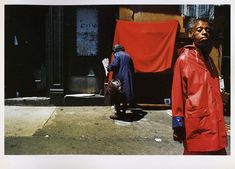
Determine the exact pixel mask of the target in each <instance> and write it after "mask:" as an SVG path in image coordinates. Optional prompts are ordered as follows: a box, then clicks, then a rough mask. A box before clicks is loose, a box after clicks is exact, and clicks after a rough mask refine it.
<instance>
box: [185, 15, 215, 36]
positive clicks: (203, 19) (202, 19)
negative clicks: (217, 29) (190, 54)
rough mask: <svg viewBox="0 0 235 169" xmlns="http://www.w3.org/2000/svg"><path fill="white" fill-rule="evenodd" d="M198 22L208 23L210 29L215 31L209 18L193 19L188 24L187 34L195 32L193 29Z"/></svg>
mask: <svg viewBox="0 0 235 169" xmlns="http://www.w3.org/2000/svg"><path fill="white" fill-rule="evenodd" d="M198 21H204V22H207V23H208V24H209V25H210V28H211V30H213V24H212V22H211V21H210V20H208V19H207V18H194V17H191V18H189V20H188V22H187V26H186V31H187V32H192V31H193V28H194V26H195V24H196V23H197V22H198Z"/></svg>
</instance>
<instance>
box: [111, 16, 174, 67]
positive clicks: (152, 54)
mask: <svg viewBox="0 0 235 169" xmlns="http://www.w3.org/2000/svg"><path fill="white" fill-rule="evenodd" d="M177 28H178V21H177V20H169V21H164V22H130V21H117V23H116V30H115V35H114V43H113V44H114V45H115V44H117V43H119V44H121V45H122V46H124V47H125V49H126V52H127V53H129V54H130V56H131V58H132V59H133V62H134V66H135V72H161V71H164V70H166V69H169V68H170V67H171V63H172V57H173V52H174V46H175V39H176V32H177Z"/></svg>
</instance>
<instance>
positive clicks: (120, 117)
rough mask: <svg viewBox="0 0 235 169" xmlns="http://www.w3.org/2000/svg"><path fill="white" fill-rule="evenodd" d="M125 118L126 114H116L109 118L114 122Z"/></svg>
mask: <svg viewBox="0 0 235 169" xmlns="http://www.w3.org/2000/svg"><path fill="white" fill-rule="evenodd" d="M124 116H125V114H123V113H118V114H117V113H115V114H112V115H110V116H109V118H110V119H113V120H118V119H122V118H123V117H124Z"/></svg>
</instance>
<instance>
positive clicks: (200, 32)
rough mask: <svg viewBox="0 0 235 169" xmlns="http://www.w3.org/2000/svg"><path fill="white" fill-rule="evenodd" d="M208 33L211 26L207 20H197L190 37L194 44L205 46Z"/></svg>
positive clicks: (207, 40)
mask: <svg viewBox="0 0 235 169" xmlns="http://www.w3.org/2000/svg"><path fill="white" fill-rule="evenodd" d="M210 33H211V28H210V25H209V23H208V22H205V21H197V22H196V24H195V26H194V29H193V32H192V35H191V37H192V39H193V41H194V44H195V45H196V46H198V47H200V46H207V45H208V42H209V38H210Z"/></svg>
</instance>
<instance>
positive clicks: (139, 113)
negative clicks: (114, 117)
mask: <svg viewBox="0 0 235 169" xmlns="http://www.w3.org/2000/svg"><path fill="white" fill-rule="evenodd" d="M147 114H148V113H147V112H145V111H143V110H139V109H138V110H131V113H126V114H125V115H123V116H122V117H120V118H119V119H118V120H121V121H126V122H133V121H139V120H141V119H142V118H144V116H145V115H147Z"/></svg>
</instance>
